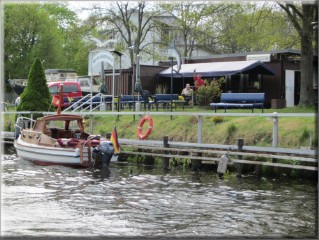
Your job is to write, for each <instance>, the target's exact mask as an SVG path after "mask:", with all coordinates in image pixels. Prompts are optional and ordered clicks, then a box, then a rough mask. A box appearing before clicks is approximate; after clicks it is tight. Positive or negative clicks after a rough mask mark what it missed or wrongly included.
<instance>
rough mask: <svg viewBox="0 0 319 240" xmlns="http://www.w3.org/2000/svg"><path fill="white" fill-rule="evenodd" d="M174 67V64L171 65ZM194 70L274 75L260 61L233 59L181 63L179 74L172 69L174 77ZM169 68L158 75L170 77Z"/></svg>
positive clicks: (206, 73) (216, 74)
mask: <svg viewBox="0 0 319 240" xmlns="http://www.w3.org/2000/svg"><path fill="white" fill-rule="evenodd" d="M173 69H176V65H175V66H174V67H173ZM194 70H196V73H197V74H201V75H202V77H223V76H230V75H234V74H240V73H243V74H248V73H256V74H262V75H275V73H274V71H273V70H272V69H271V68H270V67H268V66H267V65H266V64H264V63H263V62H261V61H234V62H209V63H192V64H182V66H181V70H180V71H179V74H178V73H176V72H175V71H173V77H174V78H182V77H184V78H190V77H193V76H194ZM171 71H172V70H171V68H168V69H165V70H163V71H161V72H160V73H159V77H171Z"/></svg>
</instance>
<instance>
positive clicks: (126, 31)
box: [90, 1, 160, 66]
mask: <svg viewBox="0 0 319 240" xmlns="http://www.w3.org/2000/svg"><path fill="white" fill-rule="evenodd" d="M106 4H108V5H110V3H109V2H107V3H106ZM95 9H96V10H99V13H97V14H95V15H92V16H91V18H90V21H91V22H92V23H91V24H92V25H93V26H100V28H101V29H100V30H101V32H103V34H104V35H106V36H107V37H109V38H116V39H121V41H122V42H120V43H119V44H118V45H119V46H118V47H119V48H122V49H123V48H125V49H127V48H128V47H131V46H134V53H135V54H136V55H137V54H140V52H142V50H143V49H144V48H146V47H147V46H146V45H145V39H146V38H147V37H149V33H150V32H151V31H152V30H154V29H155V28H156V24H155V22H154V21H153V20H156V18H157V17H158V16H159V15H160V12H159V11H157V10H155V5H154V4H152V3H147V2H122V1H120V2H116V3H111V5H110V6H108V7H106V8H105V9H102V8H98V7H97V6H95ZM106 26H107V27H106ZM148 44H150V43H148ZM122 49H119V50H122ZM141 57H143V56H141ZM133 59H134V56H133V51H131V52H130V60H131V66H133V61H134V60H133Z"/></svg>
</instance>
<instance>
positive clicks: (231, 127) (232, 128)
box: [227, 124, 237, 136]
mask: <svg viewBox="0 0 319 240" xmlns="http://www.w3.org/2000/svg"><path fill="white" fill-rule="evenodd" d="M236 131H237V127H236V126H235V124H230V125H228V127H227V134H228V136H231V135H233V134H234V133H235V132H236Z"/></svg>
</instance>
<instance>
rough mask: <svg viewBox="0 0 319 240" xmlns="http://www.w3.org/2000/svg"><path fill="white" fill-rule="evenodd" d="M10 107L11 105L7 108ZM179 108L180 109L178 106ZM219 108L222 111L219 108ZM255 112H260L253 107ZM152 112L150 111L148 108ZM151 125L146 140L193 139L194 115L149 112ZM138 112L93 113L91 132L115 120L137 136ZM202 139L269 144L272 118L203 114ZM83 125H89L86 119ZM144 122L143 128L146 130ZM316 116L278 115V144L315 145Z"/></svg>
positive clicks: (7, 124)
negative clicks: (103, 114) (240, 140)
mask: <svg viewBox="0 0 319 240" xmlns="http://www.w3.org/2000/svg"><path fill="white" fill-rule="evenodd" d="M9 110H10V111H14V110H15V109H14V108H11V109H9ZM181 111H182V110H181ZM185 112H212V110H211V109H205V108H199V107H191V108H186V109H185ZM219 112H223V111H222V110H219ZM227 112H229V113H250V112H251V110H249V109H246V110H245V109H233V110H228V111H227ZM255 112H257V113H258V112H260V110H259V109H256V110H255ZM264 112H265V113H273V112H278V113H315V112H316V109H315V108H299V107H294V108H285V109H265V111H264ZM150 115H152V112H150ZM14 117H15V116H14V115H5V118H4V130H5V131H13V127H14V124H13V122H14ZM152 118H153V121H154V128H153V131H152V133H151V135H150V136H149V137H148V140H162V138H163V136H168V137H169V140H170V141H184V142H197V138H198V136H197V130H198V125H197V122H198V119H197V117H196V116H173V119H172V120H171V118H170V116H158V115H153V116H152ZM138 121H139V116H138V115H135V120H134V117H133V116H129V115H122V116H120V117H119V119H118V118H117V116H94V124H93V131H94V134H101V135H102V136H104V135H105V133H106V132H111V131H112V129H113V126H114V123H115V124H116V128H117V132H118V136H119V138H127V139H137V127H138ZM202 121H203V122H202V123H203V132H202V142H203V143H212V144H237V139H238V138H243V139H244V143H245V145H251V146H271V145H272V129H273V121H272V119H271V118H267V117H228V116H227V117H221V116H213V117H203V118H202ZM85 125H86V127H87V130H88V129H89V120H86V122H85ZM147 125H148V124H147V123H146V124H144V129H143V132H145V131H146V128H147ZM316 125H317V119H315V118H312V117H285V118H279V135H278V147H288V148H300V147H316V146H317V145H318V137H317V128H316Z"/></svg>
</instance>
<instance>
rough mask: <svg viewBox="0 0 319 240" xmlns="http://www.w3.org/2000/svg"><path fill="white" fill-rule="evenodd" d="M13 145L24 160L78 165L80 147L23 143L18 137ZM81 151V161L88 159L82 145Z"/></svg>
mask: <svg viewBox="0 0 319 240" xmlns="http://www.w3.org/2000/svg"><path fill="white" fill-rule="evenodd" d="M14 147H15V148H16V151H17V155H18V156H19V157H20V158H22V159H25V160H30V161H40V162H43V163H55V164H72V165H73V164H75V165H80V149H78V148H75V149H73V148H57V147H47V146H38V145H35V144H28V143H25V142H23V141H21V140H20V139H18V140H17V141H16V142H15V143H14ZM83 152H84V156H85V157H84V158H83V162H84V163H85V162H87V161H88V157H87V155H88V154H87V152H88V149H87V148H85V147H84V148H83ZM91 152H92V151H91Z"/></svg>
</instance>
